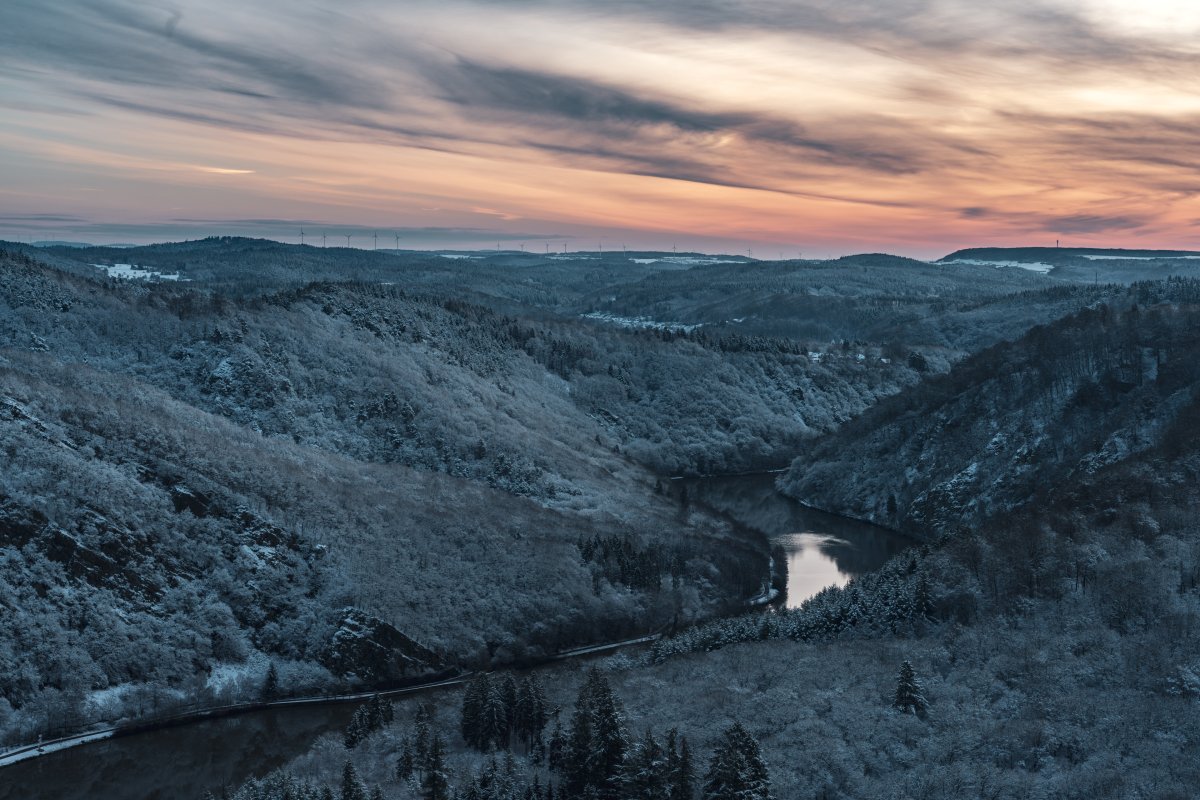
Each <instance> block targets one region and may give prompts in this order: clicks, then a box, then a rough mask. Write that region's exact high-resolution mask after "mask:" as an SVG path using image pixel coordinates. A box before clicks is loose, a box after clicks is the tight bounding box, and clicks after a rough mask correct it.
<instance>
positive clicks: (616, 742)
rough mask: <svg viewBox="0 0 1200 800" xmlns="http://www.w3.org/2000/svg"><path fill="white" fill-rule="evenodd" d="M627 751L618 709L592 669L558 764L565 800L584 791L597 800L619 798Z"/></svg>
mask: <svg viewBox="0 0 1200 800" xmlns="http://www.w3.org/2000/svg"><path fill="white" fill-rule="evenodd" d="M552 747H553V742H552ZM627 748H628V745H627V742H626V740H625V731H624V727H623V725H622V720H621V710H620V706H619V704H618V703H617V700H616V697H615V696H614V695H613V693H612V688H611V687H610V686H609V685H608V681H607V680H606V679H605V677H604V675H603V674H602V673H601V672H600V671H599V670H596V669H593V670H591V671H589V673H588V676H587V678H586V679H585V680H584V683H583V686H582V687H581V688H580V690H579V697H578V699H577V700H576V701H575V712H574V714H573V715H572V717H571V728H570V733H569V734H568V735H567V741H566V747H565V752H564V753H563V756H562V758H561V761H560V763H561V774H562V778H563V783H562V789H563V790H564V791H565V793H566V794H567V796H569V797H575V796H585V794H586V793H588V792H590V793H592V795H594V796H595V797H597V798H599V799H600V800H611V799H615V798H617V797H619V795H620V793H621V783H622V767H623V765H624V762H625V752H626V750H627Z"/></svg>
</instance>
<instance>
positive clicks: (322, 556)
mask: <svg viewBox="0 0 1200 800" xmlns="http://www.w3.org/2000/svg"><path fill="white" fill-rule="evenodd" d="M342 255H344V256H345V257H346V259H347V261H346V270H345V274H344V275H343V276H342V277H348V278H351V279H352V280H348V281H343V280H338V279H335V278H337V277H338V276H337V275H336V274H334V273H335V272H336V269H335V267H336V265H337V259H338V258H340V257H342ZM635 255H636V256H637V257H636V258H635V257H634V256H635ZM1086 255H1088V254H1083V253H1069V254H1058V255H1056V258H1057V259H1058V260H1057V261H1053V262H1044V263H1052V265H1053V269H1051V270H1050V271H1049V272H1046V273H1045V274H1042V272H1037V271H1032V270H1025V269H1021V268H1020V267H1017V266H1003V267H999V268H997V267H994V266H987V265H980V264H955V263H953V262H954V261H955V260H962V259H976V260H983V259H982V258H980V254H978V253H975V254H965V255H963V254H955V256H958V258H957V259H955V258H954V257H948V259H947V263H944V264H935V265H930V264H924V263H921V262H910V261H908V260H903V259H895V258H892V257H883V256H865V257H854V258H851V259H844V260H842V261H839V262H823V263H814V262H778V263H766V262H752V261H748V260H735V259H723V260H718V261H717V263H694V264H688V263H685V262H683V261H682V260H680V259H674V260H672V259H671V258H670V257H666V256H661V255H660V256H652V255H651V254H629V257H628V258H624V257H622V258H617V257H615V256H611V255H607V254H606V255H605V256H604V257H599V256H598V255H596V254H593V256H594V257H593V256H585V255H584V254H580V255H579V256H577V257H575V258H573V259H567V258H562V257H556V258H554V259H550V258H545V257H533V256H529V255H525V254H521V255H518V254H500V255H497V256H494V257H488V258H478V259H440V258H439V257H437V256H436V255H430V254H421V255H418V254H403V253H401V254H392V253H377V254H376V253H363V252H359V251H347V252H346V253H345V254H339V253H338V252H336V251H334V250H333V249H332V248H331V249H330V251H329V252H324V251H318V250H317V249H316V248H288V247H285V246H281V245H275V244H273V243H260V242H251V241H249V240H208V241H205V242H200V243H186V244H184V245H167V246H160V247H158V248H146V249H140V250H135V251H124V250H123V251H113V252H111V253H100V252H91V251H82V252H81V251H76V250H70V251H68V250H66V249H63V250H51V251H47V252H45V253H39V252H36V251H28V249H26V250H24V251H19V249H18V248H15V247H14V248H10V252H8V253H7V254H5V255H4V256H3V257H2V258H0V270H2V271H3V276H4V278H5V280H4V281H3V282H2V283H0V344H2V347H3V349H2V350H0V384H2V385H0V438H2V439H3V446H4V451H5V454H6V459H7V463H8V464H9V465H10V466H9V468H8V469H6V470H5V471H4V474H3V475H2V476H0V540H2V541H0V544H3V550H2V551H0V558H2V560H0V607H2V608H4V609H5V614H6V615H7V616H8V618H9V619H10V620H12V621H13V624H11V625H9V626H6V628H5V630H6V631H7V633H6V634H5V636H3V637H0V666H2V667H3V670H2V672H3V674H4V675H6V676H9V675H11V676H14V677H13V679H12V680H8V681H5V683H4V684H3V685H0V695H2V697H3V699H2V700H0V729H2V730H3V732H4V735H5V736H6V738H7V740H8V741H9V742H17V741H23V740H28V739H29V738H30V737H32V736H35V735H36V734H37V733H40V732H46V731H50V730H53V729H55V728H63V727H67V728H69V727H71V726H72V725H74V726H79V725H82V724H84V723H86V722H88V721H93V720H102V719H116V718H122V717H124V718H131V717H137V716H139V715H149V714H153V713H155V711H156V710H158V709H160V708H162V707H163V706H167V705H171V704H179V703H188V702H206V701H211V700H212V699H215V698H236V697H246V696H257V697H261V696H263V695H264V694H269V695H270V696H278V695H280V694H287V693H301V692H307V691H323V690H328V689H330V688H333V687H337V686H345V685H359V686H363V685H365V686H372V685H377V686H378V685H385V684H387V683H388V682H389V681H390V682H396V681H401V680H405V679H412V678H414V677H416V676H420V675H426V674H432V673H435V672H438V671H444V670H448V669H456V668H466V667H494V666H500V667H503V666H505V665H511V664H513V663H514V662H518V661H521V660H522V659H526V660H528V659H533V658H536V657H537V656H538V655H539V654H543V653H547V652H552V651H554V650H556V649H560V648H562V647H564V646H567V645H570V644H577V643H585V642H594V641H600V640H603V639H607V638H616V637H619V636H624V635H629V634H634V633H640V632H643V631H646V630H651V629H658V628H664V627H666V628H667V629H668V632H669V634H670V635H668V636H666V637H664V638H663V639H662V640H660V641H659V642H657V643H655V644H654V646H653V647H648V648H644V649H642V650H640V651H638V650H633V651H628V652H624V653H622V654H620V655H617V656H613V657H610V658H607V659H603V660H599V661H595V662H593V663H592V664H590V665H588V666H587V667H585V666H583V665H581V664H578V663H566V664H562V665H560V666H554V667H544V668H540V669H537V670H535V671H533V672H519V673H516V672H511V671H504V670H502V671H498V672H495V673H493V674H492V675H491V676H489V677H487V678H476V679H475V680H474V681H473V682H472V683H470V684H469V685H468V686H467V687H466V688H465V689H464V690H455V691H450V692H444V693H441V694H439V695H437V696H435V697H433V699H431V700H424V699H419V700H412V701H405V702H403V703H398V704H397V705H396V707H395V708H393V707H392V706H391V705H389V704H386V703H383V702H381V701H375V702H372V703H369V704H366V705H364V706H362V708H361V709H360V710H359V712H358V713H356V714H355V716H354V719H353V720H352V722H351V725H350V727H349V728H348V729H346V730H345V731H341V732H338V733H336V734H330V735H328V736H325V737H322V738H321V739H319V740H318V741H317V742H316V744H315V745H313V746H312V747H311V748H310V749H309V750H308V751H306V752H305V753H303V754H301V755H300V756H299V757H298V758H296V759H295V760H294V761H293V763H292V764H291V765H289V766H288V767H287V768H286V769H285V770H283V771H281V772H278V773H274V774H272V775H270V776H267V777H265V778H263V779H262V780H255V781H252V782H250V783H248V784H246V785H245V786H242V787H240V788H239V787H232V786H231V787H227V791H228V793H229V795H230V796H231V797H235V798H238V800H266V799H269V800H275V798H283V797H291V798H301V797H322V798H323V797H328V796H334V797H343V798H351V799H354V798H364V800H365V798H373V797H387V798H397V799H399V798H409V797H421V798H442V797H445V798H450V797H455V798H464V799H465V798H477V799H478V800H484V798H497V799H499V798H510V797H512V798H516V797H521V798H526V797H533V798H542V797H572V798H574V797H597V798H614V800H615V798H648V799H650V800H667V799H668V798H669V800H681V798H697V797H701V798H705V799H706V800H708V799H710V798H712V799H713V800H716V799H717V798H720V799H721V800H724V798H733V797H738V798H756V799H758V798H762V799H763V800H765V798H766V797H768V796H770V797H776V798H791V797H821V798H851V797H853V798H874V797H879V798H891V797H923V798H957V797H963V796H972V797H992V798H1018V797H1042V796H1045V797H1068V798H1070V797H1079V798H1084V797H1087V798H1105V797H1113V798H1117V797H1180V798H1183V797H1189V796H1191V795H1192V794H1193V787H1194V786H1195V785H1196V783H1197V781H1198V780H1200V774H1197V771H1196V767H1195V764H1197V763H1200V762H1197V759H1196V754H1197V744H1198V743H1200V730H1198V729H1197V728H1196V725H1195V724H1193V720H1194V719H1195V718H1196V714H1195V703H1196V702H1197V698H1198V697H1200V677H1197V676H1198V675H1200V649H1198V648H1197V647H1196V646H1195V644H1194V642H1195V637H1194V631H1195V629H1196V625H1197V621H1198V620H1200V588H1198V587H1200V579H1198V577H1197V576H1200V519H1197V516H1196V508H1197V507H1200V490H1198V489H1197V488H1196V487H1197V486H1200V481H1198V480H1197V479H1198V478H1200V475H1198V472H1200V461H1198V459H1200V371H1198V368H1197V367H1196V364H1197V363H1200V358H1198V357H1200V342H1198V341H1197V339H1196V336H1197V334H1196V331H1197V330H1200V318H1198V317H1197V308H1198V307H1200V304H1198V303H1197V301H1198V300H1200V286H1198V284H1197V283H1196V281H1195V280H1194V279H1191V278H1187V277H1173V278H1167V274H1170V273H1173V272H1175V271H1176V270H1175V265H1176V263H1180V264H1184V266H1180V268H1179V270H1178V274H1186V273H1187V270H1188V269H1190V268H1191V265H1190V264H1185V263H1184V262H1172V261H1171V260H1170V258H1169V254H1167V255H1162V254H1160V255H1155V256H1153V257H1150V256H1146V255H1145V254H1124V255H1125V256H1128V258H1121V259H1112V260H1106V261H1103V262H1097V263H1099V264H1101V265H1102V267H1103V269H1105V270H1106V272H1105V275H1104V278H1105V279H1104V280H1103V281H1101V280H1099V276H1098V275H1084V274H1083V273H1084V269H1083V267H1082V266H1080V265H1081V264H1082V261H1085V260H1087V259H1086V258H1085V256H1086ZM1151 255H1153V254H1151ZM987 256H988V257H989V258H996V259H998V260H1004V261H1016V262H1020V261H1022V260H1024V261H1029V262H1035V261H1036V262H1038V263H1043V261H1041V260H1043V259H1045V258H1046V257H1047V256H1046V254H1045V253H1044V252H1041V251H1038V252H1029V253H1022V252H1005V253H999V254H995V253H989V254H987ZM1160 256H1161V257H1160ZM106 259H107V261H108V262H110V263H139V264H146V265H149V266H154V267H163V268H169V269H170V270H171V271H172V272H174V271H178V272H179V273H180V274H181V275H182V276H184V277H186V278H187V279H188V281H187V282H184V283H177V284H173V283H165V282H153V281H146V282H127V281H126V282H118V281H114V280H112V279H109V278H106V277H104V273H102V272H100V271H99V270H96V271H95V272H94V273H92V272H89V269H91V270H95V268H94V267H90V266H89V265H90V264H92V263H105V260H106ZM118 259H119V261H118ZM171 259H174V261H171ZM290 259H295V261H294V264H293V262H292V261H291V260H290ZM389 259H390V260H389ZM696 261H697V262H703V260H702V259H697V260H696ZM738 261H741V262H742V263H738ZM643 262H645V263H643ZM239 263H241V264H244V269H243V270H242V271H241V272H239V271H238V270H237V269H235V268H234V266H235V265H237V264H239ZM1185 267H1186V268H1185ZM1099 269H1100V268H1097V269H1096V270H1095V272H1098V271H1099ZM465 276H470V277H471V278H472V280H470V281H467V280H465ZM456 286H459V287H461V286H469V289H464V288H456ZM585 315H587V316H586V317H585ZM738 320H742V321H738ZM749 320H754V321H753V322H747V321H749ZM788 462H791V467H790V469H789V470H788V471H787V472H786V473H785V474H784V475H782V476H781V478H780V481H779V486H780V488H781V489H783V490H784V491H786V492H788V493H790V494H792V495H794V496H796V497H799V498H800V499H802V500H803V501H805V502H806V503H810V504H812V505H816V506H820V507H823V508H827V509H829V510H833V511H836V512H839V513H843V514H848V515H851V516H855V517H858V518H861V519H867V520H871V521H874V522H877V523H880V524H882V525H885V526H887V527H891V528H896V529H903V530H904V531H906V532H907V533H909V534H910V535H911V536H913V537H915V538H916V539H917V540H919V541H920V542H921V544H920V545H919V546H916V547H914V548H912V549H911V550H909V551H907V552H904V553H902V554H901V555H899V556H897V557H895V558H894V559H892V560H891V561H890V562H889V563H888V564H886V565H885V566H884V567H883V568H882V569H880V570H878V571H875V572H871V573H868V574H865V575H862V576H861V577H859V578H856V579H855V580H853V581H852V582H850V583H849V584H848V585H847V586H845V587H843V588H831V589H827V590H825V591H824V592H821V593H820V594H818V595H816V596H815V597H813V598H811V599H810V600H808V601H807V602H806V603H804V604H803V606H802V607H800V608H798V609H794V610H791V611H779V612H773V613H762V612H754V613H741V612H742V611H743V609H742V608H741V606H740V603H741V601H742V600H744V599H745V598H747V597H748V596H750V595H752V594H754V593H755V592H756V591H758V590H760V589H761V588H762V584H763V582H764V580H766V579H767V577H768V576H767V570H766V558H767V552H766V547H765V542H760V541H754V540H752V539H751V540H747V538H746V536H745V531H744V530H735V529H732V528H731V527H730V526H729V525H728V523H727V521H726V520H724V519H723V518H722V517H721V516H720V515H719V514H717V513H715V512H712V511H710V510H708V509H707V508H705V506H704V505H703V504H702V503H698V502H686V501H684V500H683V498H682V497H681V495H680V492H678V491H670V490H664V489H663V478H664V477H665V475H667V474H671V473H688V474H704V473H718V472H737V471H743V470H750V469H754V468H761V467H764V466H779V465H782V464H784V463H788ZM380 643H385V644H386V647H385V648H384V650H385V651H386V652H387V653H388V655H387V657H385V658H382V659H380V658H371V657H369V656H368V655H367V653H368V652H370V653H377V652H378V651H379V649H380V648H378V647H376V646H375V645H378V644H380ZM593 667H594V669H593ZM268 677H269V679H268ZM685 743H686V744H685ZM685 752H686V753H687V754H688V755H687V757H686V761H687V764H688V766H686V767H684V766H682V762H683V761H684V760H685V758H684V756H683V753H685Z"/></svg>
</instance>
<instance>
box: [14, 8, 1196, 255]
mask: <svg viewBox="0 0 1200 800" xmlns="http://www.w3.org/2000/svg"><path fill="white" fill-rule="evenodd" d="M0 109H3V111H2V112H0V238H7V239H26V240H27V239H34V240H38V239H41V240H46V239H67V240H79V241H90V242H98V243H113V242H149V241H167V240H178V239H187V238H199V237H203V236H209V235H248V236H263V237H267V238H273V239H279V240H282V241H299V236H300V231H301V229H303V230H304V231H305V235H306V237H307V238H306V241H308V243H310V244H312V243H314V242H319V240H320V237H321V235H322V234H325V235H326V236H328V237H330V239H329V240H330V244H332V243H333V240H334V237H344V236H345V235H346V234H349V235H351V237H352V239H351V242H352V244H353V245H354V246H360V247H371V246H374V245H375V239H374V238H373V235H374V234H376V233H377V234H378V236H379V243H380V246H385V245H386V246H388V247H392V246H395V244H396V243H397V242H399V244H400V246H401V247H403V248H437V247H461V248H495V247H504V248H505V249H509V248H516V247H518V246H525V247H527V248H529V249H532V250H542V249H543V248H552V249H554V250H560V249H562V248H563V247H567V248H569V249H572V250H575V249H596V248H597V247H599V246H603V247H604V248H605V249H608V248H613V249H616V248H620V247H622V246H627V247H629V248H630V249H659V250H662V249H670V248H671V247H672V246H677V247H678V248H679V249H680V250H698V251H708V252H715V251H723V252H746V251H750V252H752V253H753V254H754V255H755V256H757V257H762V258H775V257H788V258H794V257H797V256H798V255H800V254H801V253H802V254H803V255H804V257H826V256H831V255H840V254H846V253H852V252H870V251H887V252H894V253H901V254H906V255H915V256H920V257H930V256H938V255H943V254H945V253H946V252H949V251H950V250H952V249H956V248H958V247H964V246H975V245H1050V246H1053V244H1054V243H1055V241H1056V240H1061V241H1062V243H1063V245H1064V246H1068V245H1073V246H1126V247H1165V248H1189V249H1191V248H1197V249H1200V201H1198V200H1197V191H1198V190H1200V3H1196V2H1194V0H1004V2H996V3H980V2H978V0H859V1H858V2H845V1H844V0H743V1H742V2H737V1H735V0H721V1H720V2H718V1H717V0H690V1H689V2H683V1H682V0H655V1H653V2H650V1H646V2H632V1H631V0H605V1H604V2H582V0H488V1H487V2H481V1H480V0H437V1H436V2H425V0H404V1H403V2H396V1H395V0H338V2H333V0H325V2H314V0H151V1H150V2H141V1H140V0H0ZM342 243H343V244H344V241H343V242H342Z"/></svg>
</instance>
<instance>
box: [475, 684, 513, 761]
mask: <svg viewBox="0 0 1200 800" xmlns="http://www.w3.org/2000/svg"><path fill="white" fill-rule="evenodd" d="M487 688H488V692H487V696H486V697H485V698H484V700H483V708H482V709H480V712H479V749H480V750H488V749H490V748H505V747H507V746H508V708H507V707H506V705H505V702H504V686H503V684H501V683H499V682H497V681H491V682H490V683H489V684H488V687H487Z"/></svg>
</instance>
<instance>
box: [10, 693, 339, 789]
mask: <svg viewBox="0 0 1200 800" xmlns="http://www.w3.org/2000/svg"><path fill="white" fill-rule="evenodd" d="M353 712H354V706H353V705H351V704H347V705H335V706H320V707H308V708H305V707H301V708H287V709H279V710H271V711H261V712H256V713H252V714H244V715H241V716H237V717H230V718H228V719H222V720H214V721H211V722H199V723H195V724H192V725H187V726H184V727H180V728H169V729H167V730H162V731H156V732H154V733H151V734H143V735H138V736H129V737H125V738H118V739H108V740H105V741H103V742H96V743H94V744H89V745H85V746H83V747H80V748H73V749H69V750H64V751H62V752H61V753H51V754H49V755H45V756H42V757H40V758H35V759H32V760H30V761H24V762H21V763H19V764H14V765H13V766H11V767H5V768H4V769H3V770H0V800H100V798H103V800H181V799H182V798H201V797H203V796H204V793H205V792H207V791H212V792H213V794H215V795H216V796H218V797H220V796H221V789H222V787H225V786H228V787H230V788H234V787H236V786H238V785H240V784H241V783H242V782H243V781H245V780H247V779H248V778H251V777H261V776H262V775H265V774H266V773H268V772H270V771H271V770H273V769H276V768H278V767H281V766H283V765H284V764H286V763H287V762H288V761H290V760H291V759H292V758H294V757H295V756H296V754H298V753H301V752H303V751H304V750H307V749H308V747H309V746H311V744H312V743H313V741H315V740H316V738H317V737H318V736H320V735H321V734H322V733H325V732H326V731H330V730H335V731H336V730H340V729H341V728H344V727H345V726H346V724H347V723H348V722H349V719H350V715H351V714H353Z"/></svg>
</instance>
